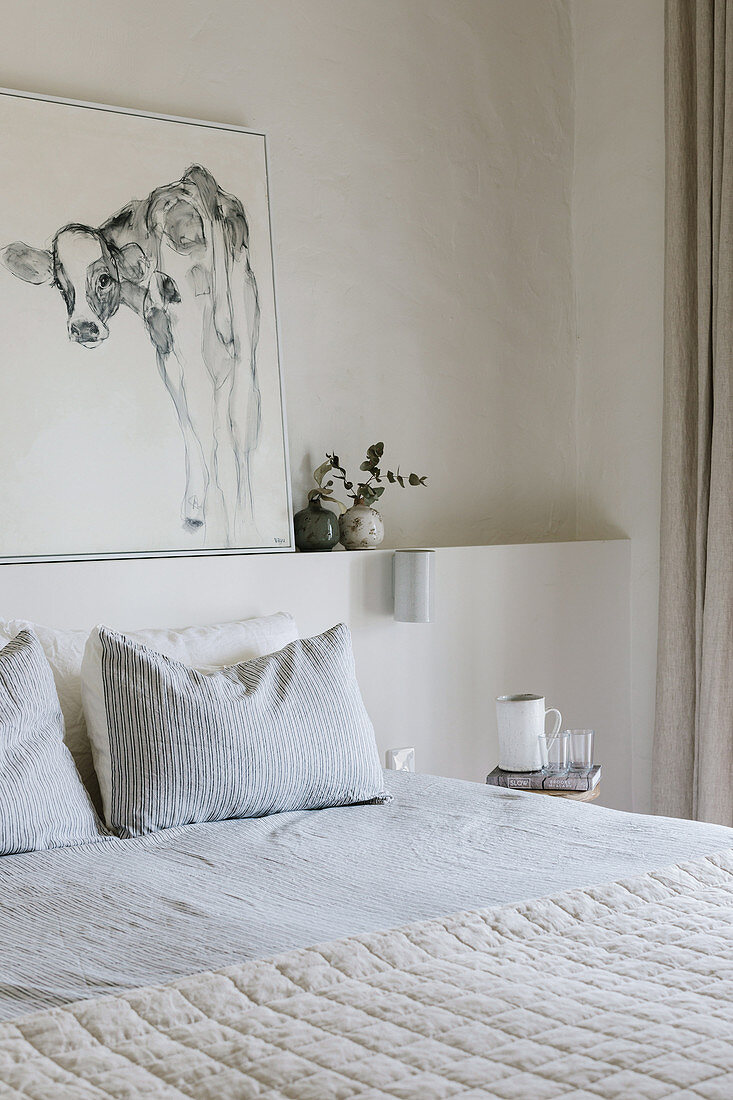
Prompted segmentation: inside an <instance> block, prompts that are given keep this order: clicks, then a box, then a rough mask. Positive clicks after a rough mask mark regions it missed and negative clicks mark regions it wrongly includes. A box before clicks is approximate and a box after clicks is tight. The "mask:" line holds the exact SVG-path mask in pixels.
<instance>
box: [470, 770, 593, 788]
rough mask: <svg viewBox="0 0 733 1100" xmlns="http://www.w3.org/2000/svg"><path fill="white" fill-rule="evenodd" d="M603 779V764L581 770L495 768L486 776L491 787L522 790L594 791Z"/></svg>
mask: <svg viewBox="0 0 733 1100" xmlns="http://www.w3.org/2000/svg"><path fill="white" fill-rule="evenodd" d="M600 781H601V765H600V764H594V765H593V767H592V768H583V769H582V770H580V771H565V772H554V773H548V772H543V771H539V772H505V771H502V769H501V768H494V770H493V772H489V774H488V775H487V776H486V782H487V783H488V784H489V786H491V787H511V788H512V789H514V790H520V791H592V790H593V788H594V787H597V786H598V784H599V783H600Z"/></svg>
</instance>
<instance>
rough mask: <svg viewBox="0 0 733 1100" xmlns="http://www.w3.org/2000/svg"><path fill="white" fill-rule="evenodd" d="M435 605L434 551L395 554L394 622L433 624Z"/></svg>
mask: <svg viewBox="0 0 733 1100" xmlns="http://www.w3.org/2000/svg"><path fill="white" fill-rule="evenodd" d="M434 601H435V551H434V550H395V552H394V617H395V621H396V622H398V623H430V622H432V621H433V618H434V610H433V607H434Z"/></svg>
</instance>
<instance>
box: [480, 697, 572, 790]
mask: <svg viewBox="0 0 733 1100" xmlns="http://www.w3.org/2000/svg"><path fill="white" fill-rule="evenodd" d="M548 714H554V715H555V728H554V729H553V731H552V734H551V736H554V735H555V734H556V733H559V732H560V726H561V725H562V715H561V714H560V711H559V710H557V709H556V708H555V707H549V708H546V707H545V697H544V695H500V696H499V698H498V699H497V700H496V725H497V729H498V731H499V767H500V768H502V769H503V770H504V771H507V772H536V771H539V770H540V768H541V767H542V759H541V757H540V743H539V741H538V738H539V736H540V734H542V733H544V732H545V718H546V716H547V715H548Z"/></svg>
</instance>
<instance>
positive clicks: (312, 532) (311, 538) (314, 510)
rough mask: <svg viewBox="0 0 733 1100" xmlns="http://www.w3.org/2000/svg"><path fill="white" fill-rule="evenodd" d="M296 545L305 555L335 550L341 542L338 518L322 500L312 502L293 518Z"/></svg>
mask: <svg viewBox="0 0 733 1100" xmlns="http://www.w3.org/2000/svg"><path fill="white" fill-rule="evenodd" d="M293 527H294V528H295V545H296V546H297V547H298V549H299V550H302V551H303V552H304V553H309V552H310V551H311V550H333V548H334V546H335V545H336V543H337V542H338V540H339V521H338V517H337V516H336V514H335V513H334V512H332V511H331V510H330V508H324V507H323V505H322V504H321V502H320V500H311V501H309V503H308V507H307V508H303V509H302V510H301V511H300V512H296V513H295V515H294V516H293Z"/></svg>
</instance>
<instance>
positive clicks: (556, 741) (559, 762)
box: [538, 732, 570, 774]
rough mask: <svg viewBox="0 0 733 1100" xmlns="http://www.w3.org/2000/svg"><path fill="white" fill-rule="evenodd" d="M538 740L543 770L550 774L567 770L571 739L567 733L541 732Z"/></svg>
mask: <svg viewBox="0 0 733 1100" xmlns="http://www.w3.org/2000/svg"><path fill="white" fill-rule="evenodd" d="M538 740H539V743H540V759H541V760H542V770H543V771H544V772H548V773H549V774H556V773H557V772H565V771H567V770H568V751H569V749H568V742H569V740H570V739H569V737H568V735H567V733H566V732H563V733H554V734H553V733H543V734H540V736H539V738H538Z"/></svg>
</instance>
